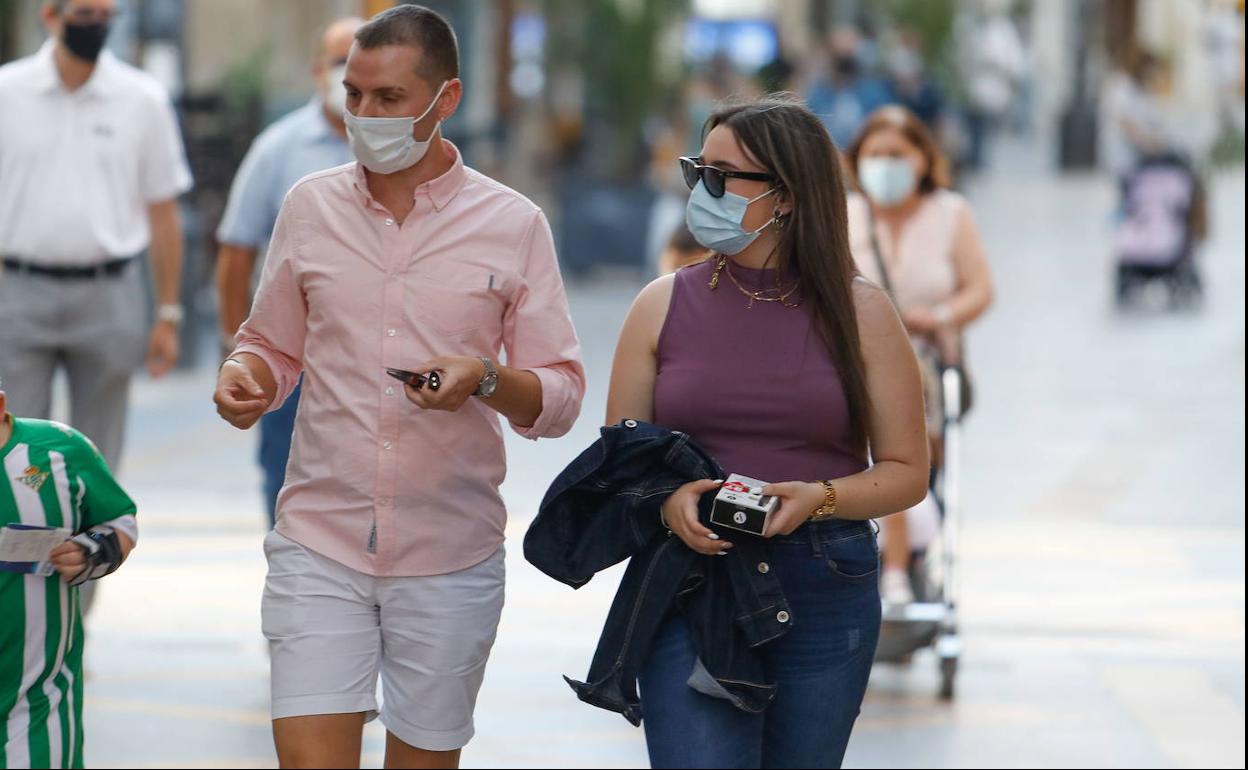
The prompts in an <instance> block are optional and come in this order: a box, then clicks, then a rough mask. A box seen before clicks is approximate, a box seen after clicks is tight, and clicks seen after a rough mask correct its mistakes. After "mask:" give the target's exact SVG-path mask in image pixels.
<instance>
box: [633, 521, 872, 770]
mask: <svg viewBox="0 0 1248 770" xmlns="http://www.w3.org/2000/svg"><path fill="white" fill-rule="evenodd" d="M740 537H749V535H745V534H741V535H740ZM770 545H771V556H770V562H769V564H768V568H769V569H771V570H773V571H774V572H775V573H776V575H777V576H778V577H779V579H780V583H781V585H782V586H783V588H784V593H785V596H786V597H787V598H788V601H789V605H790V607H791V608H792V611H793V612H792V615H793V620H792V623H793V627H792V628H791V629H790V630H789V632H788V633H787V634H786V635H784V636H783V637H781V638H779V639H778V640H776V641H774V642H771V643H769V644H766V645H763V647H762V648H760V650H759V651H760V653H761V654H762V656H763V663H764V667H765V668H766V670H767V673H768V675H769V676H770V677H771V679H772V681H775V682H776V683H777V684H779V688H778V691H777V694H776V698H775V700H773V701H772V703H771V705H769V706H768V707H767V710H766V711H764V712H762V713H760V714H751V713H748V712H745V711H741V710H739V709H737V708H736V707H734V706H733V705H732V704H731V703H729V702H728V701H725V700H721V699H718V698H712V697H709V696H707V695H703V694H701V693H699V692H697V691H695V690H693V689H692V688H690V687H689V686H688V685H687V684H686V680H687V679H688V678H689V674H690V672H691V671H692V670H693V666H694V660H695V653H694V649H693V645H692V643H691V642H690V638H689V633H688V631H687V629H686V627H685V622H684V620H683V619H682V618H681V617H680V616H679V615H678V614H675V613H673V614H672V615H671V616H669V617H668V618H667V620H666V621H665V622H664V624H663V627H662V628H661V629H660V630H659V633H658V635H657V636H656V638H655V641H654V646H653V648H652V649H651V652H650V656H649V660H648V661H647V662H646V665H645V667H644V668H643V670H642V674H641V677H640V685H641V706H642V712H643V714H644V720H645V721H644V726H645V729H646V745H647V748H648V749H649V752H650V764H651V766H652V767H656V768H660V767H663V768H667V767H673V768H676V767H706V768H762V767H766V768H786V767H807V768H814V767H840V765H841V760H842V758H843V757H844V756H845V747H846V745H847V744H848V743H849V734H850V730H851V729H852V728H853V726H854V720H855V719H857V718H858V711H859V708H860V707H861V705H862V699H863V696H864V695H865V694H866V690H867V677H868V676H869V674H870V673H871V662H872V660H873V658H874V657H875V647H876V643H877V642H878V641H879V635H880V591H879V584H878V581H877V577H878V572H879V549H878V547H877V545H876V539H875V529H874V526H873V525H872V524H871V523H870V522H860V521H858V522H850V521H827V522H818V523H814V524H807V525H805V526H803V527H801V528H800V529H798V530H797V531H796V532H794V533H793V534H792V535H789V536H787V537H776V538H773V539H772V540H771V544H770ZM760 567H762V565H760Z"/></svg>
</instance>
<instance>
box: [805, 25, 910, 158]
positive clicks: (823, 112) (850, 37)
mask: <svg viewBox="0 0 1248 770" xmlns="http://www.w3.org/2000/svg"><path fill="white" fill-rule="evenodd" d="M862 47H863V43H862V34H861V33H860V32H859V31H858V30H857V29H856V28H854V27H839V28H837V29H836V30H834V31H833V32H832V35H831V38H830V39H829V41H828V47H827V53H826V57H824V58H816V59H815V60H814V64H813V66H814V71H813V72H810V73H808V83H807V86H806V102H807V104H809V105H810V109H811V110H813V111H814V113H815V114H816V115H818V116H819V118H820V120H822V121H823V124H824V125H825V126H827V128H828V132H829V133H830V134H831V135H832V140H833V141H834V142H836V146H837V147H848V146H849V144H850V142H852V141H853V140H854V137H855V136H857V135H858V129H859V128H861V127H862V122H863V121H864V120H866V118H867V116H868V115H870V114H871V113H872V112H874V111H875V110H876V109H878V108H879V107H882V106H884V105H885V104H888V103H890V102H892V101H893V94H892V92H891V90H890V89H889V86H888V83H887V82H886V81H884V80H883V79H881V78H879V77H877V76H876V75H875V73H873V72H869V71H866V70H865V68H864V63H863V57H862Z"/></svg>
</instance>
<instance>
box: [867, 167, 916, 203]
mask: <svg viewBox="0 0 1248 770" xmlns="http://www.w3.org/2000/svg"><path fill="white" fill-rule="evenodd" d="M858 181H859V182H861V183H862V189H863V191H864V192H865V193H866V194H867V195H868V196H870V198H871V200H873V201H875V202H876V203H878V204H879V205H881V206H895V205H897V204H898V203H901V202H902V201H904V200H905V199H906V198H908V197H910V194H911V193H912V192H914V188H915V187H917V186H918V183H919V180H918V174H917V173H915V170H914V166H913V165H911V163H910V161H908V160H906V159H904V158H863V159H862V160H861V161H859V162H858Z"/></svg>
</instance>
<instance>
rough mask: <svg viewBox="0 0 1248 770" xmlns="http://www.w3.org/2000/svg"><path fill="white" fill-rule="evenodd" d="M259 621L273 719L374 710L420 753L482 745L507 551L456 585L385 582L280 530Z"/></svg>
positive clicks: (267, 548) (270, 545)
mask: <svg viewBox="0 0 1248 770" xmlns="http://www.w3.org/2000/svg"><path fill="white" fill-rule="evenodd" d="M264 553H265V556H266V557H267V558H268V561H269V575H268V578H267V579H266V580H265V584H264V600H263V602H262V605H261V619H262V625H263V628H264V635H265V637H266V638H267V639H268V640H269V650H270V654H271V666H272V677H271V678H272V710H273V718H274V719H283V718H286V717H297V716H311V715H317V714H354V713H357V712H366V713H367V714H368V716H367V717H366V718H367V719H369V720H371V719H374V718H376V717H377V715H378V707H377V696H376V694H377V675H378V673H380V674H381V683H382V704H383V707H382V709H381V721H382V723H383V724H384V725H385V726H386V729H387V730H389V731H390V732H392V733H394V735H395V736H396V737H397V738H399V739H400V740H402V741H403V742H404V743H407V744H408V745H410V746H415V747H416V748H420V749H426V750H428V751H450V750H452V749H458V748H462V747H463V746H464V745H465V744H467V743H468V740H469V739H470V738H472V734H473V726H472V712H473V708H474V707H475V706H476V702H477V691H478V690H480V689H481V680H482V679H483V678H484V676H485V663H486V660H488V659H489V656H490V648H491V647H493V645H494V636H495V634H496V632H497V631H498V620H499V616H500V615H502V611H503V584H504V566H503V549H502V548H501V547H500V548H499V549H498V551H496V552H495V553H494V555H493V556H491V557H490V558H488V559H486V560H485V561H483V562H481V563H480V564H477V565H476V566H473V567H469V568H468V569H464V570H460V571H459V572H452V573H450V574H447V575H431V576H428V577H397V578H376V577H372V576H370V575H366V574H364V573H362V572H356V571H355V570H353V569H350V568H348V567H344V566H343V565H341V564H339V563H338V562H336V561H334V560H332V559H329V558H327V557H325V556H321V555H320V554H318V553H315V552H313V551H310V550H308V549H307V548H304V547H303V546H301V545H299V544H298V543H296V542H294V541H293V540H291V539H289V538H287V537H285V536H283V535H280V534H278V533H277V532H270V533H269V535H268V537H266V538H265V540H264Z"/></svg>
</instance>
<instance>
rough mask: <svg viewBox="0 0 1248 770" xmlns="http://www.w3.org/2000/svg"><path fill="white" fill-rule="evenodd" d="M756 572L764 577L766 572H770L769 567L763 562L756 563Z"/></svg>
mask: <svg viewBox="0 0 1248 770" xmlns="http://www.w3.org/2000/svg"><path fill="white" fill-rule="evenodd" d="M758 571H759V572H761V573H763V574H764V575H766V574H767V573H768V572H771V565H770V564H768V563H767V562H765V561H760V562H759V563H758Z"/></svg>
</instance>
